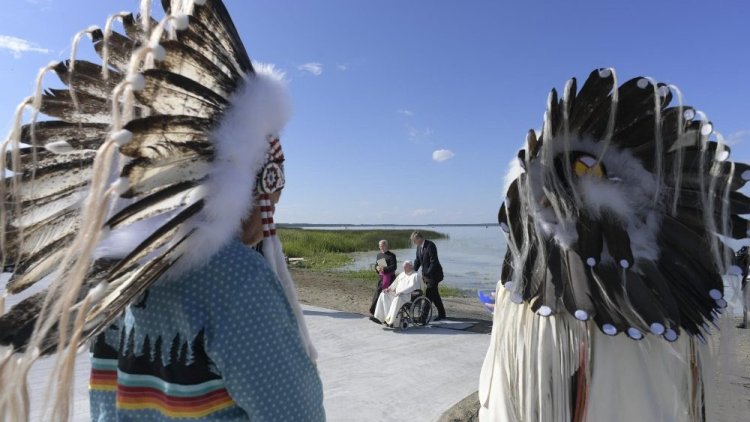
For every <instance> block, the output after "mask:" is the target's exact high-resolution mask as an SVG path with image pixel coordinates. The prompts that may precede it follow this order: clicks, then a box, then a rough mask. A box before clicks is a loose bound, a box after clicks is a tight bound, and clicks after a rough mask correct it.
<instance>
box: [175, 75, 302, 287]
mask: <svg viewBox="0 0 750 422" xmlns="http://www.w3.org/2000/svg"><path fill="white" fill-rule="evenodd" d="M254 67H255V71H256V73H255V75H248V76H247V77H246V79H245V81H244V84H243V85H242V86H241V87H240V88H239V89H238V90H237V92H236V93H235V94H234V96H233V97H232V98H231V107H230V108H229V109H228V110H227V112H226V114H225V115H224V117H223V119H222V120H221V124H220V125H219V126H218V127H217V128H216V129H215V130H214V131H213V133H212V134H211V138H212V140H213V142H214V145H215V146H216V154H215V158H214V162H213V168H212V170H211V172H210V174H209V178H208V180H207V181H206V183H205V192H206V205H205V207H204V208H203V210H202V211H201V213H200V214H199V215H197V216H195V217H193V218H192V219H191V220H192V221H193V223H192V224H191V225H190V227H186V228H185V230H186V231H185V232H184V233H187V232H188V231H190V230H192V229H194V228H197V230H196V232H195V233H194V234H193V235H192V236H191V237H190V239H189V240H188V242H187V243H186V244H185V247H184V250H185V255H184V256H183V259H181V260H180V264H179V265H178V266H177V267H178V268H176V270H175V272H174V273H173V274H172V275H173V276H174V275H175V273H180V272H183V271H185V270H188V269H190V268H195V267H197V266H200V265H202V264H204V263H205V262H206V261H207V260H208V259H209V258H210V257H211V256H213V255H214V254H215V253H216V252H218V250H219V249H220V248H221V247H222V246H223V245H225V244H226V243H227V241H229V240H230V239H231V238H232V237H234V236H236V235H237V234H238V233H239V229H240V222H241V221H242V219H243V218H245V217H246V216H247V214H248V212H249V211H250V209H251V208H252V207H253V205H254V204H253V193H254V189H255V180H256V174H257V173H258V171H259V170H260V168H261V166H262V165H263V163H264V162H265V159H266V152H267V150H268V148H269V143H268V139H269V137H276V136H279V133H280V132H281V130H282V129H283V128H284V125H285V124H286V122H287V120H288V119H289V116H290V114H291V100H290V98H289V94H288V92H287V89H286V82H285V80H284V74H283V73H281V72H279V71H277V70H276V69H274V67H273V66H271V65H264V64H257V63H256V64H254ZM180 237H181V236H180V235H178V236H177V239H179V238H180Z"/></svg>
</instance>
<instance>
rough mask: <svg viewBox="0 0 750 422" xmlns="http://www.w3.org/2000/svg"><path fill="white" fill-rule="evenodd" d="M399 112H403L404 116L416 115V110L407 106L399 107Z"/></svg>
mask: <svg viewBox="0 0 750 422" xmlns="http://www.w3.org/2000/svg"><path fill="white" fill-rule="evenodd" d="M398 114H403V115H404V116H408V117H411V116H413V115H414V112H413V111H411V110H407V109H405V108H400V109H398Z"/></svg>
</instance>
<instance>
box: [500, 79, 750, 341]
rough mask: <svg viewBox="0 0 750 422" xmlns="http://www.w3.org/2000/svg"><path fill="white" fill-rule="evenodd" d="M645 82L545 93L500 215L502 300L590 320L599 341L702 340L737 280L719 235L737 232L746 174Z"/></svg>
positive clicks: (686, 113)
mask: <svg viewBox="0 0 750 422" xmlns="http://www.w3.org/2000/svg"><path fill="white" fill-rule="evenodd" d="M673 92H675V93H677V94H678V99H679V91H677V89H676V88H675V87H673V86H668V85H666V84H663V83H657V82H655V81H654V80H652V79H650V78H643V77H640V78H635V79H631V80H629V81H627V82H625V83H624V84H622V85H621V86H618V85H617V80H616V78H615V73H614V71H612V70H611V69H599V70H596V71H594V72H592V73H591V75H590V76H589V77H588V79H587V80H586V82H585V83H584V85H583V86H582V87H581V89H580V90H578V89H577V87H576V80H575V79H571V80H570V81H569V82H568V84H567V85H566V87H565V92H564V94H563V96H562V98H558V95H557V92H556V91H555V90H552V92H551V93H550V95H549V98H548V102H547V111H546V113H545V119H544V125H543V128H542V132H541V135H540V136H538V135H537V134H536V133H535V132H534V131H530V132H529V134H528V136H527V138H526V147H525V148H523V149H522V150H521V151H519V154H518V161H517V174H516V175H515V176H517V177H516V178H515V179H514V180H513V181H512V183H511V184H510V186H509V188H508V190H507V198H506V200H505V202H504V204H503V205H502V208H501V209H500V214H499V221H500V225H501V227H502V228H503V230H504V231H505V232H506V234H507V239H508V250H507V253H506V255H505V261H504V263H503V269H502V281H503V283H504V286H505V288H506V289H508V290H510V293H511V300H512V301H514V302H516V303H522V302H527V303H529V304H530V305H531V309H532V310H533V311H535V312H537V313H538V314H539V315H542V316H549V315H552V314H555V313H558V312H567V313H569V314H570V315H572V316H574V317H575V318H576V319H578V320H581V321H586V320H589V319H593V320H594V321H595V323H596V325H597V326H598V327H599V328H600V330H601V331H602V332H604V333H605V334H607V335H617V334H618V333H625V334H626V335H627V336H629V337H630V338H633V339H635V340H639V339H641V338H643V336H644V335H647V334H653V335H658V336H663V337H664V338H665V339H666V340H668V341H675V340H676V339H677V338H678V336H679V335H681V334H682V333H685V334H688V335H694V336H698V337H701V338H702V336H703V335H704V334H705V332H706V331H707V327H708V325H707V324H710V323H712V322H713V321H714V320H715V319H716V318H717V317H718V314H719V313H721V311H722V309H723V308H725V307H726V306H727V302H726V300H725V299H724V285H723V282H722V277H721V276H722V275H723V274H725V273H726V272H728V271H729V272H736V271H737V270H738V269H737V268H732V267H731V264H730V262H731V261H730V259H731V256H732V253H731V251H730V250H728V249H727V247H726V246H725V245H724V243H723V242H722V237H724V238H737V239H742V238H746V237H748V224H747V220H745V219H743V218H742V217H740V215H741V214H747V213H750V200H749V199H748V198H747V197H745V196H744V195H743V194H741V193H740V192H738V189H740V188H741V187H742V186H743V185H744V184H745V183H746V182H747V180H748V179H750V171H749V170H750V167H749V166H747V165H745V164H741V163H734V162H732V161H730V160H729V152H730V151H729V148H728V147H727V146H726V145H725V144H723V142H722V141H721V138H720V137H718V138H712V137H711V136H712V133H713V127H712V125H711V123H710V122H709V121H707V120H706V118H705V116H704V115H703V114H702V113H699V112H696V111H695V110H694V109H693V108H692V107H689V106H686V105H683V104H682V103H681V101H678V103H677V104H676V105H671V102H672V99H673V95H674V94H673Z"/></svg>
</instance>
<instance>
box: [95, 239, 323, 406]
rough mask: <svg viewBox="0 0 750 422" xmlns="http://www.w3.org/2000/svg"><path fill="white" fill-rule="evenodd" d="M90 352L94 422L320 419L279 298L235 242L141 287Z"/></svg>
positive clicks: (258, 261) (306, 364)
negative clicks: (174, 276) (203, 260)
mask: <svg viewBox="0 0 750 422" xmlns="http://www.w3.org/2000/svg"><path fill="white" fill-rule="evenodd" d="M92 352H93V356H92V373H91V382H90V400H91V415H92V420H94V421H171V420H180V419H189V420H191V421H248V420H252V421H323V420H325V413H324V410H323V391H322V386H321V383H320V378H319V377H318V373H317V370H316V368H315V366H314V364H313V363H312V362H311V360H310V359H309V358H308V356H307V353H306V351H305V347H304V345H303V342H302V340H301V338H300V335H299V331H298V327H297V321H296V319H295V317H294V314H293V312H292V309H291V307H290V306H289V303H288V302H287V300H286V297H285V295H284V291H283V290H282V287H281V286H280V285H279V282H278V281H277V278H276V276H275V274H274V273H273V272H272V270H271V269H270V267H269V266H268V264H267V263H266V261H265V259H264V258H263V257H262V256H261V255H260V254H259V253H257V252H255V251H254V250H251V249H249V248H247V247H246V246H244V245H243V244H241V243H240V242H238V241H232V242H231V243H230V244H228V245H227V246H225V247H224V248H223V249H222V250H221V251H219V252H218V253H217V254H216V255H215V256H214V257H212V258H211V260H210V261H209V262H208V263H207V264H206V265H204V266H202V267H201V268H199V269H197V270H194V271H192V272H190V273H188V274H186V275H185V276H183V277H181V278H180V279H179V280H172V281H160V282H158V283H157V284H156V285H154V286H153V287H152V288H150V289H149V290H148V291H147V292H146V293H145V294H144V295H143V296H142V297H141V298H140V299H139V300H138V301H137V302H136V303H134V304H132V305H131V306H129V307H128V309H127V311H126V313H125V314H124V316H123V317H122V318H121V319H120V320H119V321H118V323H117V324H115V325H113V326H112V327H110V328H109V329H108V330H107V331H106V332H104V333H103V334H102V335H100V336H99V337H98V338H97V340H96V341H95V342H94V344H93V345H92Z"/></svg>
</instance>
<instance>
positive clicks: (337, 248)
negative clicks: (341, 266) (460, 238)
mask: <svg viewBox="0 0 750 422" xmlns="http://www.w3.org/2000/svg"><path fill="white" fill-rule="evenodd" d="M412 232H413V230H411V229H408V230H306V229H293V228H279V229H278V230H277V235H278V236H279V238H280V239H281V243H282V244H283V245H284V253H285V254H286V256H288V257H289V258H313V257H315V256H321V255H326V254H347V253H352V252H368V251H377V250H378V242H379V241H380V240H381V239H386V240H388V243H389V244H390V246H391V249H405V248H408V247H410V246H411V242H410V241H409V236H410V235H411V233H412ZM420 232H421V233H422V234H423V235H424V236H425V237H426V238H428V239H443V238H446V237H447V235H445V234H443V233H438V232H435V231H431V230H420Z"/></svg>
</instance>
